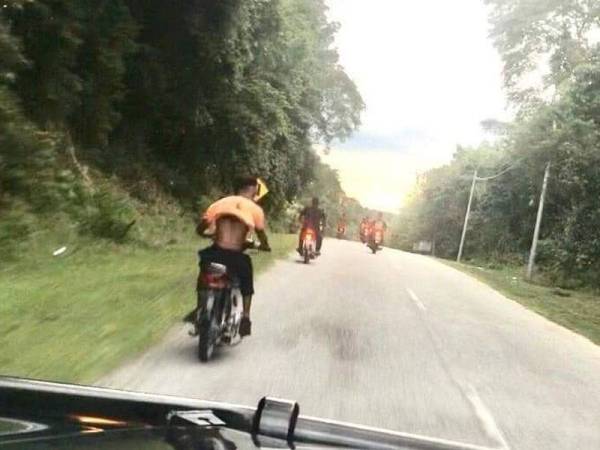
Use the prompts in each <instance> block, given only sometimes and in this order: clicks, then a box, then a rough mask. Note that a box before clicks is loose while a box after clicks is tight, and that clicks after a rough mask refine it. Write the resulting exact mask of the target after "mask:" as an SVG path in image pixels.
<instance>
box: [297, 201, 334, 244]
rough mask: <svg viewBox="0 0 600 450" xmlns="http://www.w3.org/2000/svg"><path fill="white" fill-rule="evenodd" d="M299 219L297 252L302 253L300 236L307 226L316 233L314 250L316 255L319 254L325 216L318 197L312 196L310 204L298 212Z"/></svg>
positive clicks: (325, 220)
mask: <svg viewBox="0 0 600 450" xmlns="http://www.w3.org/2000/svg"><path fill="white" fill-rule="evenodd" d="M299 220H300V223H301V224H302V228H301V229H300V236H299V238H298V253H300V254H302V237H303V236H304V231H305V230H306V229H307V228H311V229H312V230H314V232H315V233H316V234H317V248H316V251H317V255H320V254H321V247H322V245H323V230H324V229H325V224H326V222H327V217H326V216H325V212H324V211H323V210H322V209H321V208H319V199H318V198H317V197H313V199H312V202H311V205H310V206H307V207H305V208H304V209H303V210H302V211H301V212H300V217H299Z"/></svg>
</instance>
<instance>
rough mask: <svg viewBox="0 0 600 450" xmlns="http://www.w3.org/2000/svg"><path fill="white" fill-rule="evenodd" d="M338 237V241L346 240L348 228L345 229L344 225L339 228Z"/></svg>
mask: <svg viewBox="0 0 600 450" xmlns="http://www.w3.org/2000/svg"><path fill="white" fill-rule="evenodd" d="M336 237H337V238H338V239H345V238H346V227H344V226H342V225H340V226H338V229H337V234H336Z"/></svg>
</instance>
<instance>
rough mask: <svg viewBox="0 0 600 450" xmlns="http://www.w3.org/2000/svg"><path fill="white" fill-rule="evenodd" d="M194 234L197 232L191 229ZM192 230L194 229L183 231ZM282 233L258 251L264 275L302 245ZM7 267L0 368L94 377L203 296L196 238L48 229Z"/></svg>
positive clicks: (0, 297) (0, 299) (0, 304)
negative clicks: (71, 237) (70, 235)
mask: <svg viewBox="0 0 600 450" xmlns="http://www.w3.org/2000/svg"><path fill="white" fill-rule="evenodd" d="M188 231H189V230H188ZM184 236H185V235H184ZM295 240H296V237H295V236H289V235H273V236H271V246H272V247H273V249H274V251H273V252H272V253H270V254H265V253H260V254H253V255H252V258H253V260H254V265H255V270H256V272H257V273H259V272H260V271H262V270H264V269H265V268H266V267H267V266H268V265H269V264H270V263H272V262H273V261H274V260H275V259H277V258H282V257H284V256H285V255H287V254H288V253H289V251H290V250H291V249H292V248H294V246H295V243H296V242H295ZM39 241H40V242H44V244H43V245H41V246H39V247H35V246H34V247H32V248H33V250H31V249H30V252H29V254H27V256H26V257H23V258H21V259H20V260H19V261H18V262H16V263H14V264H12V265H10V266H7V267H3V268H2V271H0V348H1V349H2V350H1V351H0V374H3V375H12V376H23V377H32V378H41V379H51V380H60V381H72V382H83V383H86V382H92V381H94V380H95V379H97V378H98V377H99V376H100V375H101V374H102V373H104V372H106V371H108V370H110V369H111V368H114V367H115V366H117V365H118V364H119V363H121V362H122V361H123V360H124V359H126V358H127V357H130V356H131V355H133V354H135V353H138V352H140V351H142V350H144V349H146V348H147V347H148V346H150V345H152V344H153V343H155V342H156V341H157V340H159V339H160V338H161V337H162V336H163V335H164V334H165V332H166V331H167V330H168V329H169V328H170V327H171V326H173V325H174V323H176V322H177V321H179V320H181V318H182V317H183V315H184V314H185V313H186V312H188V311H189V310H190V309H191V308H192V307H193V305H194V303H195V295H194V285H195V276H196V273H197V257H196V251H197V249H198V248H200V247H201V246H202V245H204V244H206V243H205V242H200V241H199V240H198V239H195V238H194V237H192V236H189V237H188V236H185V237H183V238H180V239H179V240H176V239H173V240H171V241H169V243H168V244H165V245H160V246H147V245H145V246H144V245H122V246H117V245H111V244H108V243H102V242H99V241H97V240H96V241H91V240H90V241H84V240H81V239H78V240H76V241H75V242H71V243H70V244H69V246H67V250H66V251H65V252H64V253H63V254H62V255H60V256H52V249H57V248H59V247H60V246H61V245H60V244H61V243H64V242H61V239H59V238H58V237H57V236H46V237H44V239H40V240H39Z"/></svg>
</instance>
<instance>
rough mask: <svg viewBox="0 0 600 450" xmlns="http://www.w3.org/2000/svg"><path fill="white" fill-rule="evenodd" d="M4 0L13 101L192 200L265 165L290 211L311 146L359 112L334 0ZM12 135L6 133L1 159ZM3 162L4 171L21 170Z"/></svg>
mask: <svg viewBox="0 0 600 450" xmlns="http://www.w3.org/2000/svg"><path fill="white" fill-rule="evenodd" d="M4 6H5V7H4V8H2V12H1V13H0V14H1V15H0V56H2V57H1V58H0V72H1V73H0V75H1V77H2V78H1V80H0V83H1V84H0V95H1V98H0V108H2V110H6V111H10V114H11V115H12V116H11V117H12V119H11V120H13V121H17V122H19V123H20V125H19V126H20V127H33V128H35V129H37V130H39V131H40V132H44V133H52V136H53V138H55V143H56V145H55V146H54V151H55V152H56V154H57V155H59V156H60V155H61V154H64V153H65V149H66V148H67V147H68V146H69V145H70V143H73V145H74V148H76V149H77V154H78V156H79V157H80V158H82V159H84V160H85V161H87V162H88V163H90V164H93V165H94V166H95V167H98V168H100V169H101V170H103V171H106V172H107V173H109V174H114V175H115V176H118V177H120V178H121V179H125V180H129V181H130V182H131V183H135V181H136V180H137V179H139V178H140V177H147V178H152V179H154V180H155V181H156V182H158V183H160V184H161V185H162V186H163V188H164V189H165V190H166V191H168V192H169V193H170V194H172V195H174V196H175V197H176V198H178V199H179V200H180V201H181V203H182V204H184V205H186V206H187V207H190V208H196V207H197V206H198V205H199V204H202V203H203V202H205V200H204V199H205V198H206V197H207V196H212V195H214V194H215V192H223V191H227V190H229V189H231V187H232V179H233V178H234V177H235V175H236V174H239V173H252V174H256V175H260V176H262V177H264V178H265V179H266V181H267V183H268V185H269V187H270V189H271V195H270V196H269V197H270V198H269V199H268V204H267V207H268V208H270V209H271V210H273V211H278V210H282V209H283V208H284V207H285V205H286V203H287V202H290V201H292V200H294V199H295V198H296V197H297V195H298V194H299V193H301V192H302V189H303V187H304V186H306V185H307V183H308V182H310V180H312V179H314V177H315V168H316V167H318V166H319V164H320V162H319V160H318V158H317V157H316V156H315V154H314V151H313V149H312V146H313V145H314V144H315V143H318V142H321V143H325V144H328V143H330V142H331V141H333V140H335V139H339V140H343V139H345V138H347V137H348V136H349V135H350V134H351V133H352V132H353V131H354V130H355V129H356V128H357V127H358V126H359V124H360V113H361V111H362V109H363V108H364V105H363V101H362V99H361V97H360V94H359V93H358V91H357V89H356V87H355V85H354V83H353V82H352V81H351V80H350V78H349V77H348V75H347V74H346V73H345V72H344V69H343V67H342V66H341V65H340V63H339V58H338V54H337V51H336V49H335V46H334V37H335V33H336V31H337V25H336V24H335V23H332V22H330V21H329V20H328V19H327V16H326V6H325V3H324V1H323V0H271V1H265V0H223V1H218V2H215V1H212V0H175V1H171V2H165V1H163V0H103V1H89V0H30V1H13V2H10V3H8V4H7V5H4ZM5 114H9V112H5ZM5 123H6V122H5ZM0 126H4V125H0ZM25 134H27V133H25ZM13 147H14V145H8V144H6V145H4V144H3V145H0V152H1V153H0V155H1V156H2V161H7V160H8V159H7V158H8V156H7V155H8V154H9V153H11V154H14V152H15V150H14V148H13ZM1 168H2V179H3V180H6V179H9V178H11V177H13V175H14V173H17V172H18V170H17V169H16V168H15V167H11V168H9V167H8V166H7V165H6V163H4V164H3V165H2V166H1ZM9 172H10V173H9ZM16 192H17V190H15V193H16Z"/></svg>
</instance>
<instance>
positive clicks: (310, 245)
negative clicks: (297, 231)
mask: <svg viewBox="0 0 600 450" xmlns="http://www.w3.org/2000/svg"><path fill="white" fill-rule="evenodd" d="M301 249H302V259H303V260H304V264H308V263H309V262H310V260H311V259H315V258H316V256H317V233H316V232H315V230H313V229H312V228H309V227H307V228H305V229H304V231H303V233H302V247H301Z"/></svg>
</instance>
